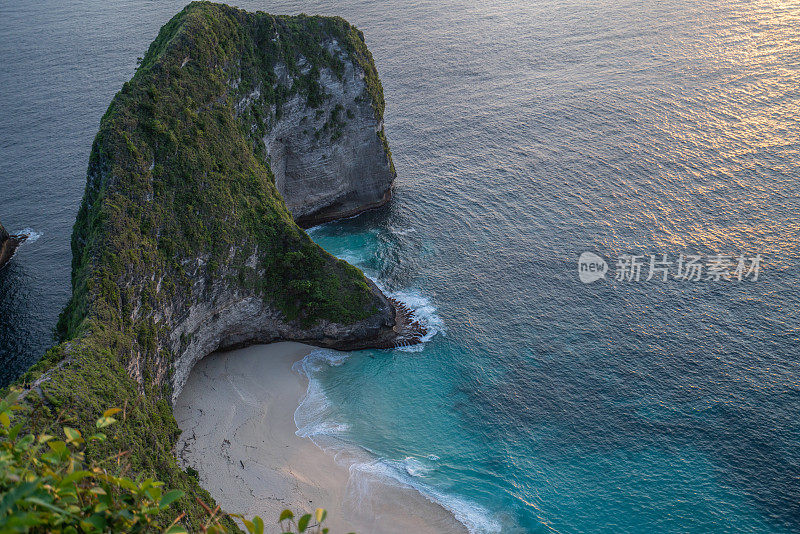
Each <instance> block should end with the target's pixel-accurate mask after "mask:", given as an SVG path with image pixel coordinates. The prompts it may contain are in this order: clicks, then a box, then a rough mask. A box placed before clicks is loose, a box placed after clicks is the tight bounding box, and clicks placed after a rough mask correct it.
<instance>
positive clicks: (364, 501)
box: [174, 343, 466, 534]
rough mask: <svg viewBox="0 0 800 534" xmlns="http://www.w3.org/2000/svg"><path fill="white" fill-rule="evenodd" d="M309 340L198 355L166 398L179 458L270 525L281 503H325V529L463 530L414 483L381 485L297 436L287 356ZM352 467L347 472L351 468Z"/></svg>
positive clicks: (292, 358)
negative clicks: (172, 396) (173, 399)
mask: <svg viewBox="0 0 800 534" xmlns="http://www.w3.org/2000/svg"><path fill="white" fill-rule="evenodd" d="M314 349H315V348H314V347H311V346H308V345H302V344H300V343H273V344H270V345H257V346H252V347H248V348H246V349H241V350H235V351H231V352H225V353H215V354H211V355H210V356H208V357H206V358H205V359H203V360H202V361H201V362H200V363H198V364H197V366H195V368H194V369H193V370H192V372H191V374H190V376H189V379H188V381H187V383H186V386H185V387H184V389H183V391H182V392H181V395H180V397H179V398H178V401H177V403H176V405H175V410H174V412H175V418H176V420H177V421H178V425H179V426H180V428H181V430H183V433H182V434H181V437H180V439H179V441H178V447H177V453H178V459H179V462H180V463H181V465H182V466H183V467H184V468H186V467H188V466H192V467H194V468H195V469H197V471H198V472H199V473H200V482H201V484H202V485H203V487H205V488H206V489H207V490H208V491H209V492H210V493H211V495H212V496H213V497H214V499H216V501H217V503H218V504H220V506H222V508H223V509H224V510H225V511H227V512H231V513H240V514H243V515H244V516H245V517H252V516H254V515H259V516H261V517H262V518H263V519H264V522H265V524H267V525H272V528H271V529H269V528H268V530H267V531H268V532H277V531H278V526H277V519H278V515H279V514H280V512H281V511H282V510H284V509H285V508H290V509H292V510H293V511H294V512H295V513H297V512H298V511H308V512H313V511H314V509H315V508H317V507H321V508H325V509H327V510H328V519H326V521H325V526H327V527H329V528H330V529H331V533H332V534H337V533H345V532H351V531H356V532H358V533H359V534H371V533H377V534H393V533H398V534H401V533H402V534H405V533H411V532H414V533H420V534H423V533H425V532H431V533H434V532H435V533H437V534H438V533H447V532H462V533H463V532H466V529H465V528H464V527H463V526H462V525H461V524H460V523H458V522H457V521H456V520H455V519H454V518H453V516H452V515H451V514H450V513H449V512H447V511H446V510H445V509H444V508H442V507H441V506H439V505H436V504H434V503H431V502H430V501H428V500H427V499H426V498H425V497H423V496H422V495H420V494H419V493H418V492H416V491H415V490H413V489H411V488H408V487H402V486H396V485H394V486H392V485H386V484H385V482H386V480H383V479H381V481H378V480H377V479H375V478H370V477H369V476H366V475H364V474H363V473H360V472H358V471H357V470H356V469H352V470H351V469H349V468H348V465H349V462H347V461H346V460H345V459H343V458H338V459H337V460H336V461H334V458H333V456H331V455H328V454H326V453H325V452H323V451H322V450H321V449H320V448H319V447H317V446H316V445H315V444H314V443H313V442H312V441H311V440H309V439H307V438H301V437H298V436H297V435H296V434H295V431H296V430H297V427H296V426H295V423H294V412H295V409H296V408H297V406H298V403H299V402H300V399H301V398H302V397H303V395H304V394H305V391H306V388H307V386H308V382H307V380H306V378H305V377H303V376H301V375H299V374H298V373H296V372H294V371H292V369H291V367H292V364H293V363H294V362H296V361H298V360H300V359H302V358H303V357H304V356H306V355H307V354H308V353H309V352H311V351H312V350H314ZM351 471H352V472H353V475H352V476H351Z"/></svg>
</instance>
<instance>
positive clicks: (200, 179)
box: [22, 2, 422, 528]
mask: <svg viewBox="0 0 800 534" xmlns="http://www.w3.org/2000/svg"><path fill="white" fill-rule="evenodd" d="M383 110H384V100H383V91H382V87H381V84H380V81H379V79H378V74H377V71H376V69H375V65H374V63H373V60H372V56H371V54H370V52H369V50H368V49H367V47H366V45H365V43H364V36H363V34H362V33H361V32H360V31H359V30H357V29H356V28H354V27H353V26H351V25H350V24H348V23H347V22H346V21H345V20H343V19H341V18H329V17H311V16H305V15H300V16H293V17H292V16H273V15H269V14H266V13H260V12H259V13H255V14H254V13H247V12H245V11H241V10H238V9H235V8H232V7H229V6H225V5H220V4H212V3H207V2H194V3H192V4H190V5H189V6H187V7H186V8H185V9H184V10H183V11H181V12H180V13H179V14H177V15H176V16H175V17H174V18H173V19H172V20H170V21H169V22H168V23H167V24H166V25H165V26H164V27H163V28H162V29H161V31H160V33H159V35H158V37H157V38H156V40H155V41H154V42H153V44H152V45H151V46H150V48H149V50H148V52H147V54H145V56H144V58H143V60H142V62H141V65H140V66H139V68H138V69H137V72H136V74H135V75H134V77H133V78H132V79H131V80H130V81H129V82H127V83H125V84H124V86H123V88H122V90H121V91H120V92H119V93H118V94H117V95H116V96H115V97H114V99H113V101H112V102H111V105H110V106H109V109H108V111H107V112H106V114H105V115H104V116H103V119H102V121H101V124H100V130H99V133H98V134H97V137H96V138H95V141H94V144H93V146H92V152H91V155H90V160H89V169H88V175H87V184H86V190H85V194H84V197H83V201H82V203H81V206H80V210H79V213H78V216H77V220H76V222H75V226H74V230H73V236H72V251H73V262H72V270H73V272H72V290H73V293H72V298H71V300H70V302H69V304H68V305H67V307H66V309H65V310H64V312H63V313H62V315H61V317H60V320H59V324H58V335H59V336H60V338H61V343H60V344H59V345H57V346H56V347H55V348H53V349H51V350H50V351H49V352H48V353H47V354H46V355H45V357H44V358H43V359H42V361H41V362H40V363H39V364H37V365H36V366H34V368H33V369H31V371H29V372H28V373H27V374H26V375H25V376H24V377H23V378H22V382H23V383H24V384H25V386H26V387H27V388H28V393H27V395H26V402H27V403H28V404H29V405H30V406H32V407H33V408H34V410H32V411H31V413H35V414H36V415H35V417H33V416H31V418H30V420H29V421H28V424H29V425H30V426H31V427H34V429H39V430H41V429H47V428H50V427H51V426H57V425H58V424H61V423H63V422H64V418H65V417H66V418H67V419H68V420H69V424H70V425H71V426H73V427H76V428H79V429H81V428H83V429H88V428H90V427H91V426H92V424H93V422H94V421H95V419H96V418H97V416H98V414H100V413H102V412H103V411H104V410H106V409H107V408H110V407H120V408H123V409H124V417H123V418H122V419H121V421H120V424H119V425H116V426H115V427H114V428H113V429H112V430H111V433H110V439H109V441H108V443H106V444H100V445H97V446H95V447H93V449H92V450H91V451H87V454H88V455H89V456H93V457H96V458H102V457H105V456H104V455H108V454H110V453H113V452H114V450H115V447H119V446H120V445H119V444H124V446H125V447H126V449H127V451H128V452H127V458H128V459H129V469H130V470H131V471H132V472H133V474H135V475H142V476H154V477H157V478H158V479H159V480H162V481H164V482H165V483H166V484H167V486H169V487H173V488H182V489H184V490H186V492H187V497H184V499H182V501H181V502H180V507H181V510H182V511H185V512H186V514H187V516H186V520H185V521H186V523H187V526H190V527H194V528H197V527H199V525H200V522H201V521H202V518H203V516H204V515H205V512H204V511H203V510H202V508H201V507H200V506H199V505H198V504H197V502H196V501H195V500H194V498H193V497H189V496H191V495H200V496H204V498H206V499H209V498H210V497H209V496H208V495H207V494H206V493H205V492H204V490H202V489H201V488H200V487H199V485H198V482H197V479H196V478H194V477H192V476H190V475H187V474H186V473H184V472H183V471H181V470H180V469H179V468H178V466H177V465H176V461H175V454H174V447H175V443H176V440H177V438H178V436H179V434H180V430H179V429H178V427H177V425H176V422H175V419H174V416H173V413H172V405H173V403H174V401H175V399H176V398H177V396H178V395H179V394H180V392H181V388H182V387H183V385H184V384H185V383H186V379H187V377H188V375H189V372H190V371H191V369H192V367H193V366H194V365H195V364H196V363H197V362H198V361H199V360H201V359H202V358H203V357H205V356H206V355H208V354H210V353H212V352H214V351H217V350H220V349H229V348H234V347H241V346H245V345H249V344H253V343H269V342H274V341H299V342H303V343H307V344H311V345H315V346H320V347H329V348H336V349H343V350H352V349H360V348H368V347H390V346H395V345H401V344H408V343H412V342H415V341H416V340H418V338H419V336H420V335H421V333H422V332H421V327H420V326H419V325H417V324H415V323H413V322H412V321H411V320H410V316H409V314H408V311H407V310H404V309H402V308H398V307H397V306H395V305H394V304H393V303H392V302H391V301H389V300H388V299H387V298H386V296H384V295H383V294H382V293H381V291H380V290H379V289H378V288H377V287H376V286H375V285H374V284H373V283H372V282H371V281H370V280H369V279H367V278H366V277H365V276H364V274H363V273H362V272H361V271H359V270H358V269H357V268H355V267H353V266H351V265H349V264H347V263H346V262H344V261H342V260H338V259H336V258H334V257H333V256H331V255H330V254H328V253H327V252H325V251H324V250H322V249H321V248H320V247H319V246H317V245H316V244H315V243H314V242H313V241H312V240H311V239H310V238H309V237H308V236H307V235H306V233H305V232H304V231H303V230H302V229H301V228H300V226H298V224H300V225H303V226H307V225H313V224H317V223H319V222H323V221H327V220H331V219H335V218H337V217H343V216H349V215H352V214H355V213H358V212H359V211H362V210H365V209H369V208H373V207H376V206H379V205H381V204H382V203H385V202H386V201H387V200H388V199H389V198H390V196H391V186H392V180H393V179H394V176H395V173H394V167H393V165H392V160H391V154H390V151H389V147H388V143H387V140H386V136H385V134H384V130H383Z"/></svg>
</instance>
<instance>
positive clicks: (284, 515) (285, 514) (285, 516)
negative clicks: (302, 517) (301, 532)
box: [278, 510, 294, 522]
mask: <svg viewBox="0 0 800 534" xmlns="http://www.w3.org/2000/svg"><path fill="white" fill-rule="evenodd" d="M286 519H294V514H293V513H292V511H291V510H284V511H283V512H281V516H280V517H279V518H278V521H279V522H280V521H284V520H286Z"/></svg>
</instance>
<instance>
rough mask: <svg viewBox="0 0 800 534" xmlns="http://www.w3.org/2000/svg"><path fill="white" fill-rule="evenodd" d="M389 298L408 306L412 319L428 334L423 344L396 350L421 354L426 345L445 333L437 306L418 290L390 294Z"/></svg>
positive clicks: (423, 339)
mask: <svg viewBox="0 0 800 534" xmlns="http://www.w3.org/2000/svg"><path fill="white" fill-rule="evenodd" d="M389 296H390V297H392V298H393V299H395V300H398V301H400V302H402V303H403V304H405V305H406V306H408V308H409V309H410V310H411V315H412V319H414V320H416V321H419V323H420V324H421V325H422V326H424V327H425V331H426V334H425V335H424V336H423V337H422V339H421V341H422V343H419V344H417V345H411V346H410V347H400V348H398V349H396V350H401V351H404V352H419V351H421V350H422V349H423V348H424V344H425V343H427V342H428V341H430V340H431V339H433V337H434V336H436V334H439V333H444V332H445V328H444V321H442V318H441V317H440V316H439V314H438V313H436V312H437V309H436V306H434V305H433V303H432V302H431V301H430V299H429V298H428V297H426V296H425V295H423V294H422V292H421V291H419V290H418V289H404V290H401V291H395V292H393V293H389Z"/></svg>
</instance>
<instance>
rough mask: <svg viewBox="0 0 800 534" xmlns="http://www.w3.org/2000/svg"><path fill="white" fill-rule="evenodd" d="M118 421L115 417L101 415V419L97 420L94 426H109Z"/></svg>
mask: <svg viewBox="0 0 800 534" xmlns="http://www.w3.org/2000/svg"><path fill="white" fill-rule="evenodd" d="M116 422H117V420H116V419H114V418H113V417H101V418H100V419H98V420H97V422H96V423H95V424H94V426H96V427H97V428H105V427H107V426H111V425H113V424H114V423H116Z"/></svg>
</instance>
